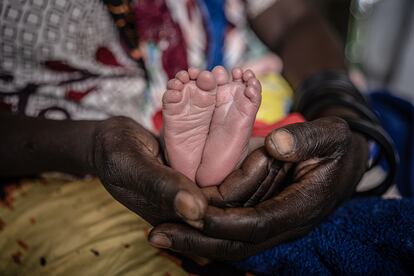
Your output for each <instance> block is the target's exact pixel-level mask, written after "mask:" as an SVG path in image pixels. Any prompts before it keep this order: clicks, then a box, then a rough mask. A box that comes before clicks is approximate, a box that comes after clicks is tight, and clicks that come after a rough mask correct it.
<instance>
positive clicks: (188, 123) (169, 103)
mask: <svg viewBox="0 0 414 276" xmlns="http://www.w3.org/2000/svg"><path fill="white" fill-rule="evenodd" d="M216 88H217V83H216V80H215V78H214V76H213V74H212V73H211V72H208V71H203V72H201V73H200V71H199V70H198V69H195V68H190V69H189V70H188V71H180V72H178V73H177V75H176V76H175V78H174V79H172V80H170V81H169V82H168V84H167V89H168V90H167V91H166V92H165V93H164V96H163V130H162V133H161V137H163V139H164V141H163V142H164V147H165V153H166V157H167V159H168V161H169V163H170V165H171V167H172V168H174V169H176V170H178V171H179V172H181V173H182V174H184V175H185V176H187V177H188V178H190V179H191V180H193V181H194V180H195V175H196V171H197V168H198V166H199V164H200V161H201V156H202V153H203V149H204V146H205V143H206V139H207V135H208V133H209V129H210V123H211V119H212V115H213V112H214V109H215V104H216V91H217V89H216Z"/></svg>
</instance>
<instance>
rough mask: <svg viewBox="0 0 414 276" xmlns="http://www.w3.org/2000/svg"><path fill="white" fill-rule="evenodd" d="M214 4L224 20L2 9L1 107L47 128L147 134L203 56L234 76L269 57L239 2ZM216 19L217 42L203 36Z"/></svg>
mask: <svg viewBox="0 0 414 276" xmlns="http://www.w3.org/2000/svg"><path fill="white" fill-rule="evenodd" d="M206 3H209V4H208V5H206ZM214 3H215V4H214V5H215V8H216V10H217V8H220V9H222V10H223V9H224V13H222V12H220V13H217V12H214V13H212V12H211V11H212V10H211V8H212V5H211V3H210V1H204V0H179V1H175V0H157V1H152V0H135V1H132V0H131V1H128V0H103V1H99V0H89V1H81V0H74V1H70V0H21V1H14V0H3V1H0V102H1V104H0V108H2V109H4V108H6V109H9V110H11V111H15V112H21V113H25V114H26V115H29V116H47V117H49V118H54V119H63V118H71V119H104V118H107V117H109V116H115V115H124V116H128V117H132V118H134V119H135V120H137V121H138V122H140V123H141V124H143V125H144V126H146V127H147V128H149V129H153V122H152V118H153V116H154V114H155V113H156V112H157V111H158V110H160V108H161V98H162V94H163V92H164V90H165V86H166V82H167V80H168V79H169V78H171V77H172V76H173V75H174V74H175V73H176V72H177V71H178V70H180V69H185V68H187V67H188V66H196V67H199V68H206V67H207V66H208V64H207V63H208V60H209V59H211V57H209V55H210V56H211V55H218V56H221V58H220V59H219V60H220V62H221V60H222V63H223V64H224V65H225V66H227V67H229V68H232V67H234V66H236V65H237V66H240V65H243V64H244V63H246V62H247V61H250V60H251V59H254V58H257V57H260V56H263V55H264V54H266V53H268V51H267V49H265V48H264V47H263V46H262V45H261V44H260V42H259V41H258V40H257V38H255V37H254V36H252V35H251V32H250V31H249V30H248V29H247V27H246V20H245V14H246V11H245V6H244V4H243V3H242V1H241V0H227V1H223V0H215V1H214ZM218 15H220V18H221V19H220V22H222V24H221V25H217V24H216V25H215V26H214V27H215V28H217V29H216V31H219V30H220V32H221V33H222V34H223V37H222V40H217V39H216V38H215V37H213V36H212V33H211V30H210V29H209V28H210V27H209V26H212V25H211V22H216V21H217V22H218V17H217V16H218ZM223 16H225V18H224V17H223ZM213 25H214V24H213ZM220 44H223V45H220ZM257 49H261V50H259V51H258V50H257ZM215 63H218V61H217V59H215ZM143 69H145V70H143Z"/></svg>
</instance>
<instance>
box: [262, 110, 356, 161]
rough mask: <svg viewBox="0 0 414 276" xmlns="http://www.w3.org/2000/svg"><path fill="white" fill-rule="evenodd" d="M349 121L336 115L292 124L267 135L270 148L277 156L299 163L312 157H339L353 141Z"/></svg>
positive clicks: (283, 159) (266, 143)
mask: <svg viewBox="0 0 414 276" xmlns="http://www.w3.org/2000/svg"><path fill="white" fill-rule="evenodd" d="M350 138H351V132H350V130H349V127H348V125H347V123H346V122H345V121H344V120H342V119H340V118H336V117H327V118H322V119H319V120H315V121H311V122H305V123H299V124H292V125H288V126H285V127H283V128H280V129H277V130H274V131H273V132H272V133H271V134H270V135H269V136H268V137H266V142H265V145H266V149H267V151H268V152H269V154H270V155H272V156H273V157H274V158H276V159H278V160H281V161H286V162H299V161H303V160H308V159H312V158H325V157H337V156H340V155H342V154H343V152H344V149H345V148H346V147H347V146H348V143H349V142H350Z"/></svg>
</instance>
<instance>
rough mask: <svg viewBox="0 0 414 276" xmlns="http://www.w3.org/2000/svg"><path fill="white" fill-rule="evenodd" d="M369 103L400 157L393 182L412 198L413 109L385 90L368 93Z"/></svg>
mask: <svg viewBox="0 0 414 276" xmlns="http://www.w3.org/2000/svg"><path fill="white" fill-rule="evenodd" d="M369 101H370V104H371V106H372V108H373V109H374V110H375V111H376V113H377V114H378V116H379V118H380V121H381V123H382V125H383V127H384V129H385V130H386V131H387V132H388V134H389V135H390V136H391V138H392V139H393V140H394V144H395V146H396V148H397V151H398V155H399V157H400V163H399V166H398V170H397V176H396V179H395V182H396V183H397V186H398V190H399V191H400V193H401V195H402V196H404V197H411V198H413V197H414V107H413V105H412V104H411V103H410V102H408V101H405V100H403V99H401V98H398V97H396V96H393V95H392V94H391V93H389V92H388V91H386V90H382V91H376V92H373V93H370V95H369Z"/></svg>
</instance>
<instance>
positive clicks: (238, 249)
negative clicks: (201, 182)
mask: <svg viewBox="0 0 414 276" xmlns="http://www.w3.org/2000/svg"><path fill="white" fill-rule="evenodd" d="M307 3H308V1H305V0H279V1H277V2H276V3H275V4H274V6H273V7H271V8H269V9H268V10H267V11H266V12H264V13H263V14H261V15H258V16H257V17H256V18H252V19H250V22H251V25H252V27H253V29H254V30H255V31H256V33H257V34H258V35H259V37H260V38H261V39H262V40H263V41H264V42H265V43H266V44H267V45H268V46H269V47H270V48H271V49H273V50H274V51H275V52H277V53H278V54H279V55H280V57H281V59H282V60H283V62H284V65H285V67H284V68H285V69H284V70H285V71H284V75H285V77H286V78H287V79H288V81H289V82H290V83H291V84H292V85H293V86H294V87H297V85H298V84H299V83H301V82H302V81H303V80H304V79H305V78H306V77H308V76H309V75H310V74H312V73H315V72H320V71H321V70H325V69H338V70H341V69H346V68H345V66H344V62H343V60H344V55H343V52H342V50H341V49H340V47H338V43H337V42H336V40H335V36H333V35H332V33H331V31H330V29H329V27H327V25H326V24H325V23H324V21H323V20H322V19H321V17H320V16H319V15H318V14H317V13H315V12H314V11H313V10H312V9H311V8H310V7H309V6H308V4H307ZM269 25H270V26H272V28H269ZM327 57H329V58H327ZM347 113H349V111H347V110H343V109H339V108H336V107H335V106H333V107H331V108H330V109H329V110H321V112H320V115H319V116H340V115H343V114H347ZM351 114H352V113H351ZM355 116H356V115H355ZM307 119H308V120H309V121H310V122H307V123H303V124H298V125H294V126H290V127H287V128H285V129H279V130H277V131H275V132H273V133H272V134H270V136H269V137H268V139H267V140H266V145H265V147H266V150H265V151H264V153H263V151H262V152H260V149H259V150H258V151H255V152H253V153H252V154H251V155H249V156H248V157H247V158H246V161H245V162H244V163H243V164H242V165H241V167H240V169H238V170H236V171H235V172H234V173H232V174H231V175H229V176H228V177H227V178H226V179H225V180H224V182H223V183H222V184H221V185H220V186H217V187H211V188H208V189H203V191H201V190H200V189H199V188H198V187H197V186H196V185H195V184H194V183H193V182H191V181H190V180H188V179H187V178H185V177H184V176H182V175H181V174H178V173H177V172H175V171H173V170H172V169H169V168H168V167H166V166H165V165H163V164H162V162H161V158H159V156H160V154H159V145H158V142H157V140H156V139H155V137H153V136H152V135H150V134H149V133H148V132H146V131H144V130H143V128H142V127H140V126H139V125H137V124H136V123H134V122H132V121H131V120H128V119H125V118H114V119H110V120H107V121H103V122H93V121H89V122H74V121H64V122H51V121H49V120H44V119H40V118H36V119H29V118H25V117H20V116H15V115H9V114H3V113H0V126H1V127H0V131H1V133H0V134H1V135H0V168H1V169H0V177H2V178H4V177H11V176H22V175H28V174H36V173H39V172H43V171H51V170H58V171H63V172H70V173H75V174H84V173H88V172H90V173H95V174H97V175H98V176H99V177H100V178H101V179H102V181H103V183H104V185H105V187H106V188H107V189H108V190H109V191H110V192H111V193H112V194H113V195H114V197H115V198H116V199H117V200H119V201H120V202H121V203H123V204H124V205H126V206H127V207H129V208H130V209H131V210H134V211H136V212H137V213H139V214H140V215H142V216H143V217H144V218H145V219H146V220H147V221H149V222H151V223H153V224H154V225H157V227H155V228H154V229H153V230H152V232H151V234H150V236H149V240H150V242H151V243H152V244H153V245H154V246H156V247H161V248H169V249H171V250H175V251H179V252H183V253H191V254H196V255H200V256H205V257H210V258H213V259H239V258H242V257H244V256H248V255H252V254H254V253H256V252H258V251H259V250H261V249H264V248H267V247H270V246H274V245H277V244H279V243H282V242H286V241H289V240H291V239H294V238H297V237H300V236H301V235H304V234H305V233H307V232H308V231H309V230H310V229H312V227H314V226H315V225H317V223H318V222H320V221H321V220H323V219H324V218H325V217H326V216H327V215H328V214H329V213H330V212H332V211H333V210H334V208H335V207H336V206H337V205H338V204H340V203H341V202H343V201H344V200H345V199H346V198H348V197H349V195H351V194H352V193H353V191H354V189H355V186H356V183H358V180H359V179H360V177H361V176H362V174H363V172H364V170H365V168H366V161H367V157H368V147H367V143H366V141H365V140H364V138H362V137H361V136H359V135H358V134H355V133H354V134H352V133H350V131H349V129H348V127H347V125H346V123H344V122H343V121H342V120H340V119H338V118H325V119H322V120H316V121H312V120H315V119H317V118H307ZM114 122H115V123H114ZM22 130H24V131H22ZM338 130H339V131H338ZM280 133H283V134H281V135H280ZM286 133H288V134H286ZM289 135H291V136H289ZM280 136H282V138H283V139H281V138H280ZM278 137H279V138H280V139H279V138H278ZM289 137H290V138H289ZM121 141H122V142H121ZM148 145H152V146H150V147H148ZM293 145H294V147H293ZM278 149H284V151H285V152H286V151H289V149H291V150H292V153H291V154H288V155H282V154H281V153H280V152H279V151H278ZM338 149H340V150H338ZM262 150H263V149H262ZM134 151H135V154H134V155H133V156H132V154H131V152H134ZM269 156H270V157H271V156H273V157H276V158H277V159H279V161H278V162H279V164H278V162H274V161H273V160H272V158H270V157H269ZM253 161H255V162H253ZM283 161H285V162H283ZM249 162H250V163H249ZM280 162H282V164H280ZM255 164H257V166H258V167H256V165H255ZM289 164H291V165H292V166H293V168H294V170H293V172H294V173H293V178H290V177H285V176H284V175H283V174H286V170H287V168H288V167H289ZM259 165H260V166H261V167H259ZM108 172H110V173H108ZM280 174H282V177H281V178H280V179H284V178H285V179H289V178H290V179H291V182H290V183H288V184H290V185H289V186H287V187H284V186H285V185H280V184H284V183H283V181H280V182H278V180H277V178H278V177H279V175H280ZM266 175H268V176H270V179H269V178H268V177H267V176H266ZM254 178H256V179H254ZM249 185H251V186H249ZM247 186H249V187H247ZM234 188H236V189H234ZM237 188H238V189H237ZM255 189H256V190H255ZM231 190H233V191H235V193H238V192H239V191H240V194H236V195H232V194H231V193H230V192H229V191H231ZM279 190H281V192H280V193H279V194H278V195H276V196H275V195H274V194H275V192H276V191H279ZM268 191H269V192H268ZM180 192H183V193H184V195H183V193H180ZM202 192H204V193H203V194H204V195H203V194H202ZM242 192H244V194H243V193H242ZM249 193H250V194H249ZM180 194H181V196H179V197H178V195H180ZM187 194H190V195H189V196H187ZM177 198H178V199H177ZM180 198H181V199H180ZM206 198H207V199H208V201H209V203H210V205H208V206H207V202H206ZM250 199H254V200H250ZM256 199H257V200H256ZM266 199H267V200H266ZM261 200H264V201H263V202H261V203H259V204H257V202H260V201H261ZM147 204H149V205H148V206H147ZM213 204H214V205H216V206H214V205H213ZM217 206H218V207H217ZM243 206H245V207H243ZM219 207H221V208H219ZM174 221H179V222H180V223H171V222H174ZM160 222H169V223H168V224H163V223H161V224H158V223H160ZM183 222H184V223H183ZM185 222H187V223H185ZM188 225H193V226H194V227H195V228H192V227H189V226H188Z"/></svg>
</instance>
